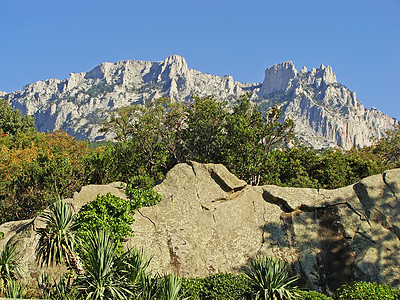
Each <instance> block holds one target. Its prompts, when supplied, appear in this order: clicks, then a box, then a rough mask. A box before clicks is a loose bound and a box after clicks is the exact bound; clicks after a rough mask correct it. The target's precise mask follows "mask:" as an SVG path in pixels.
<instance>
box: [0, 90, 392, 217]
mask: <svg viewBox="0 0 400 300" xmlns="http://www.w3.org/2000/svg"><path fill="white" fill-rule="evenodd" d="M280 116H281V110H280V108H279V106H278V105H276V106H274V107H272V108H271V109H270V110H269V111H268V112H267V113H262V112H260V111H259V110H258V107H257V106H253V105H252V104H251V103H250V100H249V97H248V96H243V97H241V98H240V99H239V100H238V102H237V104H236V105H234V107H233V108H232V109H230V110H228V109H227V107H226V106H225V105H224V103H223V102H219V101H217V99H215V98H214V97H213V96H209V97H205V98H195V100H194V102H193V103H191V104H182V103H173V102H171V101H169V100H168V99H159V100H158V101H155V102H153V103H151V104H150V105H148V106H139V105H138V106H132V107H125V108H122V109H120V110H119V111H118V113H116V114H114V115H112V116H111V117H110V120H109V121H108V122H107V123H105V124H104V128H103V130H104V131H110V132H114V134H115V137H116V140H117V142H109V143H107V144H105V145H104V144H103V145H101V146H99V147H91V146H93V145H89V144H88V142H86V141H79V140H77V139H75V138H73V137H71V136H69V135H67V134H66V133H63V132H47V133H42V132H37V131H36V129H35V127H34V125H33V119H32V118H30V117H23V116H22V114H21V113H20V112H19V111H18V110H14V109H12V108H11V107H10V106H9V104H8V103H7V102H6V101H4V100H1V102H0V126H1V127H0V176H1V178H0V223H3V222H6V221H11V220H19V219H25V218H30V217H33V216H34V215H35V214H36V213H37V212H38V211H40V210H42V209H43V208H44V207H47V206H48V205H50V204H51V203H53V202H54V201H55V200H56V199H57V198H58V197H59V196H60V197H69V196H71V195H72V193H73V192H74V191H77V190H79V189H80V187H81V186H83V185H86V184H104V183H109V182H112V181H116V180H119V181H124V182H128V183H129V182H130V183H131V184H134V185H136V186H146V187H149V186H152V185H154V183H155V182H157V181H160V180H162V179H163V177H164V176H165V174H166V173H167V171H168V170H169V169H171V168H172V167H173V166H174V165H175V164H177V163H180V162H185V161H188V160H195V161H198V162H209V163H221V164H224V165H225V166H226V167H227V168H228V169H229V170H230V171H231V172H232V173H234V174H235V175H236V176H238V177H239V178H241V179H243V180H245V181H247V182H248V183H250V184H253V185H263V184H276V185H281V186H295V187H315V188H328V189H333V188H337V187H342V186H345V185H349V184H351V183H354V182H356V181H358V180H360V179H361V178H364V177H367V176H370V175H373V174H377V173H379V172H381V171H383V170H385V169H389V168H395V167H399V166H400V163H399V155H400V134H399V130H398V129H397V130H396V131H392V132H388V134H387V136H386V137H385V138H383V139H381V140H379V141H375V144H374V145H373V146H370V147H365V148H362V149H351V150H350V151H344V150H342V149H340V148H334V149H327V150H325V151H316V150H313V149H310V148H305V147H302V146H297V145H296V143H295V141H294V140H293V136H294V135H293V133H294V131H295V128H294V125H293V122H292V121H291V120H288V119H287V120H285V121H284V122H283V123H280V122H278V120H279V118H280ZM289 142H291V143H292V144H294V145H295V146H292V147H290V148H287V147H286V145H287V144H288V143H289Z"/></svg>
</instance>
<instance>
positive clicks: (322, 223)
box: [0, 162, 400, 291]
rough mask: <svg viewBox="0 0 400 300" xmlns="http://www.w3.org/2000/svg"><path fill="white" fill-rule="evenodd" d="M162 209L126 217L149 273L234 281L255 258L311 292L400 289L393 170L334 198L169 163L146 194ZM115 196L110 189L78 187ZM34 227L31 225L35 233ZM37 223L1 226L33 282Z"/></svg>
mask: <svg viewBox="0 0 400 300" xmlns="http://www.w3.org/2000/svg"><path fill="white" fill-rule="evenodd" d="M154 189H155V190H156V191H158V192H159V193H161V195H162V198H163V200H162V201H161V202H160V203H159V204H157V205H156V206H153V207H150V208H143V209H142V210H141V211H140V213H137V214H136V215H135V219H136V221H135V223H134V224H133V230H134V232H135V236H134V237H133V238H132V239H130V240H129V241H128V242H127V246H129V247H132V246H136V247H139V248H143V249H144V251H145V252H146V253H147V255H149V256H153V259H152V261H151V269H152V270H153V271H157V272H160V273H163V272H171V271H172V272H175V273H177V274H179V275H183V276H206V275H210V274H214V273H218V272H240V271H241V270H243V268H245V267H246V265H247V264H248V261H249V259H251V258H253V257H255V256H256V255H258V254H265V255H268V256H273V257H277V258H279V259H282V260H284V261H286V262H288V263H289V264H290V265H291V267H292V268H293V269H294V270H295V271H296V272H298V273H299V274H301V275H302V277H303V279H304V280H305V281H306V282H307V283H308V284H309V285H310V286H311V287H313V288H315V289H318V290H322V291H329V290H330V291H333V290H334V289H336V288H337V287H338V286H339V285H341V284H342V283H344V282H346V281H349V280H351V279H358V280H369V281H377V282H382V283H385V284H390V285H393V286H398V287H399V286H400V279H399V276H398V274H399V271H400V243H399V240H400V228H399V226H400V216H399V213H398V212H399V209H400V201H399V199H398V195H399V192H400V169H396V170H390V171H387V172H386V173H384V174H383V175H376V176H371V177H368V178H366V179H364V180H362V181H360V182H358V183H356V184H354V185H351V186H348V187H345V188H341V189H336V190H315V189H305V188H284V187H277V186H248V185H246V183H245V182H243V181H241V180H239V179H237V178H236V177H235V176H234V175H232V174H231V173H229V171H228V170H227V169H226V168H225V167H224V166H222V165H214V164H198V163H195V162H192V163H190V164H179V165H177V166H175V167H174V168H173V169H172V170H171V171H170V172H169V173H168V175H167V177H166V179H165V180H164V181H163V182H162V183H161V184H159V185H157V186H156V187H155V188H154ZM107 192H112V193H113V194H115V195H117V196H120V197H124V195H123V193H122V191H121V189H120V188H119V184H117V183H116V184H111V185H109V186H87V187H84V188H83V189H82V191H81V192H80V193H76V194H75V196H74V198H73V199H70V200H69V201H71V202H72V203H74V205H75V206H76V209H79V208H80V207H81V206H82V205H84V204H85V203H86V202H88V201H90V200H92V199H94V198H95V197H96V195H97V194H98V193H101V194H105V193H107ZM35 224H36V225H35ZM35 226H36V227H37V226H39V225H37V220H28V221H19V222H10V223H5V224H2V225H1V226H0V231H2V232H4V233H5V238H4V239H2V240H0V249H1V247H2V246H3V245H5V244H6V243H12V242H17V245H18V249H20V251H21V253H23V256H22V258H21V262H23V266H24V267H25V268H27V270H29V271H28V272H27V274H29V275H30V276H32V277H35V276H38V274H40V272H39V271H40V270H39V269H38V268H37V267H36V264H35V258H34V252H33V249H34V248H35V245H36V242H37V237H36V236H35V233H34V230H33V228H34V227H35Z"/></svg>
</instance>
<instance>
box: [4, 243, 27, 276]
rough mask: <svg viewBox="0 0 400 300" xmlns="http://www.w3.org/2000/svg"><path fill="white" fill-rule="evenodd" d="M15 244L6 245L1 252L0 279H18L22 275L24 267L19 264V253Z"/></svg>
mask: <svg viewBox="0 0 400 300" xmlns="http://www.w3.org/2000/svg"><path fill="white" fill-rule="evenodd" d="M15 250H16V246H15V244H10V245H6V246H4V248H3V250H2V251H1V252H0V279H1V280H2V281H3V282H4V281H8V280H16V279H18V278H19V277H21V275H22V269H21V268H20V266H19V265H18V254H17V253H16V251H15Z"/></svg>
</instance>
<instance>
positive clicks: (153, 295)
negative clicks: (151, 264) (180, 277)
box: [137, 274, 162, 300]
mask: <svg viewBox="0 0 400 300" xmlns="http://www.w3.org/2000/svg"><path fill="white" fill-rule="evenodd" d="M161 283H162V282H161V278H160V276H159V275H157V274H156V275H152V274H146V275H145V276H144V277H143V278H142V281H141V283H140V288H141V292H140V294H139V295H137V296H138V298H137V299H141V300H154V299H159V298H158V297H159V294H160V292H161V289H162V285H161Z"/></svg>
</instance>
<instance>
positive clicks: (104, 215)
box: [77, 193, 134, 249]
mask: <svg viewBox="0 0 400 300" xmlns="http://www.w3.org/2000/svg"><path fill="white" fill-rule="evenodd" d="M133 221H134V218H133V209H132V206H131V203H130V201H129V200H125V199H122V198H120V197H117V196H115V195H112V194H110V193H108V194H106V195H97V197H96V198H95V199H94V200H93V201H91V202H89V203H87V204H86V205H85V206H84V207H83V208H82V209H81V210H80V211H79V213H78V217H77V222H78V224H79V229H78V236H79V237H80V238H81V239H83V240H86V239H87V237H88V235H89V233H90V232H93V230H104V231H107V232H110V233H111V234H112V238H113V239H114V240H115V241H116V243H117V245H118V247H119V249H122V244H121V241H122V240H123V239H124V238H125V237H126V236H132V235H133V231H132V229H131V228H130V225H131V224H132V223H133Z"/></svg>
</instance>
